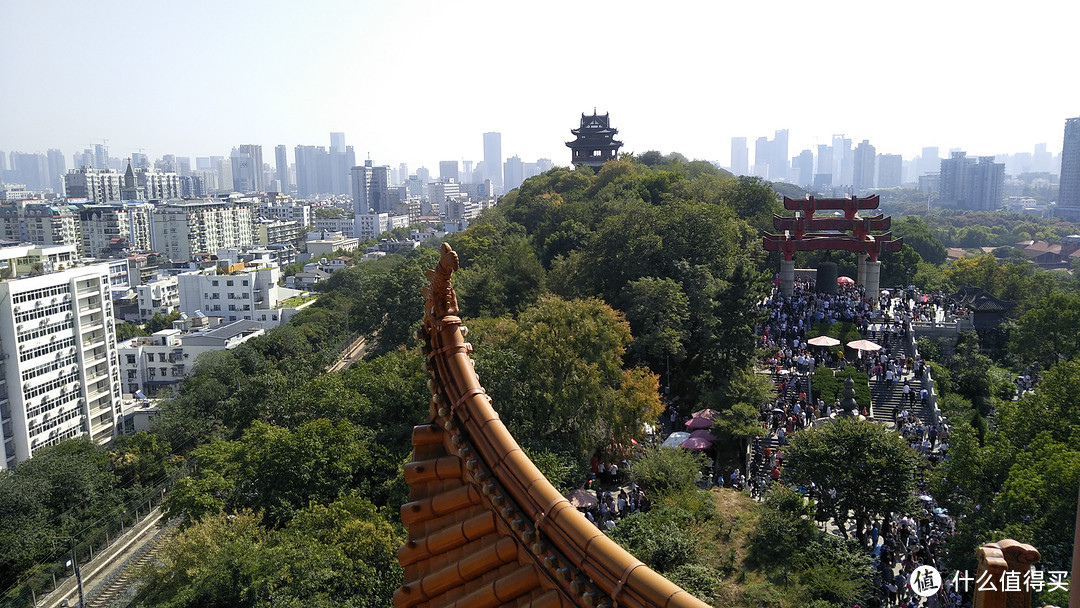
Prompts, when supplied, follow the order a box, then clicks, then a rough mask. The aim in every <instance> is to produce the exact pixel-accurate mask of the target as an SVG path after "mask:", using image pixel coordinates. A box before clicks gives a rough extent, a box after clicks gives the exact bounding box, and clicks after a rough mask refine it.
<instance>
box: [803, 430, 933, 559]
mask: <svg viewBox="0 0 1080 608" xmlns="http://www.w3.org/2000/svg"><path fill="white" fill-rule="evenodd" d="M785 453H786V454H787V457H786V458H785V459H784V468H785V470H784V479H785V480H787V481H790V482H792V483H795V484H799V485H804V486H809V485H810V483H814V484H816V485H817V487H818V488H820V496H821V498H820V504H821V505H822V508H823V509H824V510H825V512H826V513H828V514H830V515H832V516H833V517H835V518H836V519H837V520H838V522H843V521H847V520H848V519H849V518H851V519H854V520H855V526H856V531H857V532H856V533H857V535H858V537H859V540H865V539H864V534H865V531H866V530H867V529H869V528H868V524H869V523H870V521H871V519H874V518H879V517H883V516H885V515H888V514H890V513H896V512H901V511H903V510H904V509H905V508H906V507H908V506H909V505H910V501H911V498H912V495H911V491H912V489H913V488H914V487H915V482H914V473H915V466H916V461H917V456H916V454H915V452H914V451H913V450H912V449H911V448H910V447H909V446H908V445H907V443H905V442H904V439H903V438H902V437H900V436H899V435H897V434H896V433H894V432H891V431H889V430H888V429H886V428H885V427H884V426H881V425H880V424H876V423H873V422H869V421H865V420H857V419H852V418H841V419H838V420H836V421H834V422H832V423H831V424H827V425H825V426H823V427H814V428H812V429H807V430H804V431H801V432H799V433H795V434H794V435H793V436H792V437H791V440H790V443H789V445H788V448H787V449H786V450H785ZM844 530H845V528H844V526H841V531H842V532H843V531H844ZM845 534H846V532H845Z"/></svg>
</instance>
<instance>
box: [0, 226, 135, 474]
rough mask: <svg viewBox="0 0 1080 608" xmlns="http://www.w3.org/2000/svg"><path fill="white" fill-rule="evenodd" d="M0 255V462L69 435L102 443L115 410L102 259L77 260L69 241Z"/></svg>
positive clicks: (115, 373)
mask: <svg viewBox="0 0 1080 608" xmlns="http://www.w3.org/2000/svg"><path fill="white" fill-rule="evenodd" d="M0 256H2V257H3V260H4V261H5V265H6V266H7V268H9V269H10V270H9V272H11V275H10V276H9V278H8V279H6V280H4V281H2V282H0V348H3V351H4V353H5V356H4V360H3V361H2V362H0V378H3V379H4V380H5V385H6V389H5V390H3V391H2V392H0V427H2V429H3V431H2V436H0V468H5V469H10V468H12V467H13V466H15V465H16V464H18V463H19V462H22V461H24V460H27V459H28V458H30V457H31V456H33V454H34V452H36V451H37V450H40V449H41V448H44V447H47V446H51V445H56V444H57V443H59V442H61V441H63V440H65V439H70V438H73V437H80V436H85V435H89V437H90V439H91V440H93V441H94V442H95V443H98V444H104V443H106V442H108V441H109V440H111V439H112V438H113V437H114V436H115V434H116V425H117V422H118V419H119V417H120V414H121V410H120V408H121V399H120V373H119V369H118V357H117V355H116V337H115V335H114V333H113V332H114V330H113V310H112V299H111V297H110V296H111V293H110V283H109V265H108V264H95V265H89V266H79V265H77V262H78V256H77V254H76V252H75V247H74V246H71V245H68V246H62V247H45V248H40V247H31V246H27V245H20V246H16V247H5V248H3V249H0Z"/></svg>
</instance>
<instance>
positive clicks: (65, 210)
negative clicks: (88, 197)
mask: <svg viewBox="0 0 1080 608" xmlns="http://www.w3.org/2000/svg"><path fill="white" fill-rule="evenodd" d="M81 231H82V225H81V224H80V222H79V214H78V210H77V209H76V208H75V206H73V205H65V204H62V203H61V204H51V203H42V202H26V201H18V202H17V203H15V204H14V205H4V206H2V207H0V238H3V239H5V240H8V241H15V242H19V243H32V244H33V245H36V246H38V247H51V246H55V245H70V246H72V247H75V248H76V252H77V253H78V254H79V255H84V254H85V252H84V251H82V235H81ZM89 255H95V254H89Z"/></svg>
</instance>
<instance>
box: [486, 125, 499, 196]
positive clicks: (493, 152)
mask: <svg viewBox="0 0 1080 608" xmlns="http://www.w3.org/2000/svg"><path fill="white" fill-rule="evenodd" d="M484 166H485V167H487V174H486V175H485V176H484V177H485V179H490V180H491V183H492V184H494V185H495V186H496V188H498V189H499V190H502V185H503V173H502V171H503V155H502V133H495V132H490V133H484Z"/></svg>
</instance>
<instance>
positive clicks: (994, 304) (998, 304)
mask: <svg viewBox="0 0 1080 608" xmlns="http://www.w3.org/2000/svg"><path fill="white" fill-rule="evenodd" d="M949 298H950V299H951V300H952V301H953V302H956V303H957V304H960V305H963V306H966V307H968V308H969V309H971V310H972V311H974V312H1008V311H1010V310H1012V309H1013V308H1015V307H1016V302H1010V301H1008V300H1002V299H1000V298H996V297H994V296H993V295H990V293H989V292H987V291H986V290H985V289H982V288H981V287H971V286H967V287H964V288H963V289H961V290H960V291H958V292H957V293H954V294H953V295H951V296H949Z"/></svg>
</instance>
